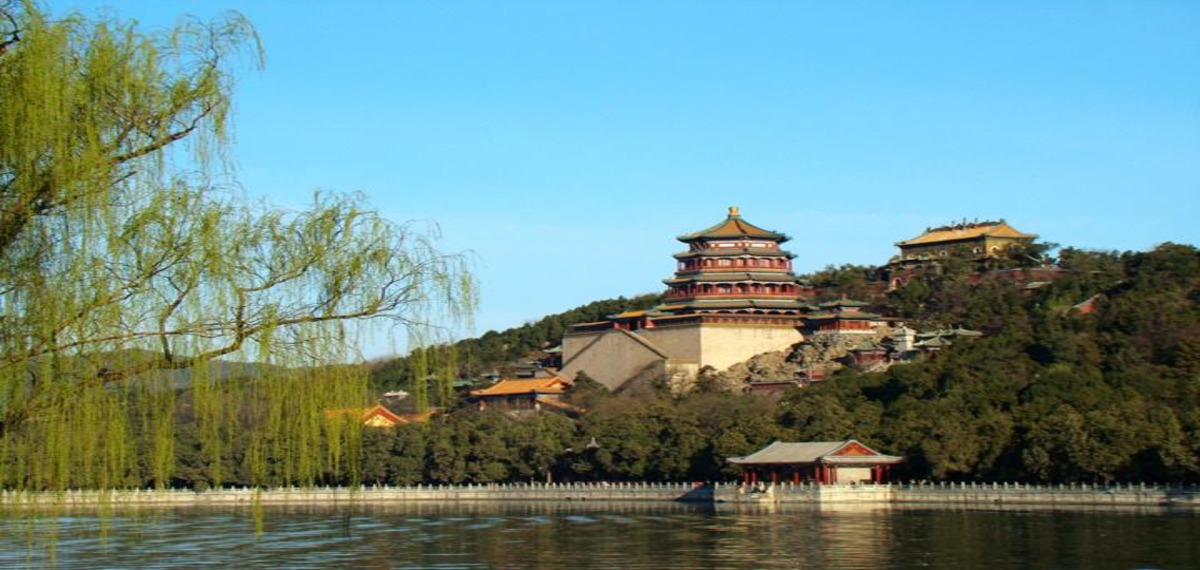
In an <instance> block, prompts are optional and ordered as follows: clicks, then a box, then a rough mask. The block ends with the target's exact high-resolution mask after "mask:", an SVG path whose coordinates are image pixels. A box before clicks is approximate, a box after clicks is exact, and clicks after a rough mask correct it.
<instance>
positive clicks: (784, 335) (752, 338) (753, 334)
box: [699, 324, 804, 370]
mask: <svg viewBox="0 0 1200 570" xmlns="http://www.w3.org/2000/svg"><path fill="white" fill-rule="evenodd" d="M802 340H804V335H802V334H800V331H799V330H797V329H796V328H794V327H766V326H753V325H733V324H706V325H703V326H702V327H701V329H700V346H701V348H700V350H701V353H702V355H703V356H702V357H701V358H700V359H699V360H700V366H712V367H713V368H716V369H717V370H725V369H726V368H729V367H730V366H733V365H734V364H739V363H742V362H745V361H747V360H749V359H750V358H751V357H752V356H756V355H759V354H762V353H764V352H775V351H777V350H784V349H787V348H788V347H790V346H792V345H793V344H796V343H798V342H800V341H802Z"/></svg>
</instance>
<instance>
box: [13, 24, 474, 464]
mask: <svg viewBox="0 0 1200 570" xmlns="http://www.w3.org/2000/svg"><path fill="white" fill-rule="evenodd" d="M0 48H2V49H0V469H2V471H0V486H3V487H9V488H14V487H16V488H64V487H68V486H89V487H112V486H122V485H128V484H139V483H141V482H143V481H145V480H147V479H149V480H153V481H156V482H157V483H158V484H160V485H161V484H164V483H165V481H167V480H169V477H170V474H171V471H172V469H173V463H174V449H173V445H174V443H173V442H174V438H173V435H172V434H173V430H174V428H175V424H176V418H178V417H180V416H181V415H183V414H180V413H179V412H180V410H179V409H178V408H179V407H180V402H179V401H177V400H178V399H177V395H178V394H186V395H187V398H186V399H187V402H188V410H187V412H188V414H190V416H194V417H195V419H196V422H197V424H198V429H199V431H200V433H201V440H202V441H203V443H204V447H205V450H206V453H208V454H210V455H211V458H212V461H213V462H214V464H215V465H217V466H218V467H216V468H215V470H216V474H215V475H214V479H215V482H218V483H219V482H220V479H221V476H220V474H219V472H220V468H219V464H220V458H221V456H222V453H223V449H224V448H225V447H226V446H227V440H228V439H229V437H230V436H231V435H235V434H236V435H237V436H239V437H242V436H245V433H246V432H245V430H240V429H239V428H238V425H239V422H243V421H247V420H249V421H250V422H251V423H253V425H254V426H255V427H254V430H253V434H254V436H253V441H251V442H250V443H249V444H248V446H249V447H250V448H251V449H250V450H249V451H247V453H246V459H244V461H248V462H253V463H254V465H253V466H252V470H253V471H254V472H255V473H256V480H257V481H258V482H261V483H264V484H268V483H295V482H309V481H312V480H313V478H314V477H315V476H316V474H318V473H320V472H324V471H328V470H329V469H332V468H336V467H337V466H338V465H346V464H353V463H354V461H346V459H345V453H346V452H347V450H353V449H354V448H355V446H354V444H353V433H351V432H353V429H352V426H353V425H355V424H356V422H353V421H349V422H346V421H338V420H337V418H338V417H340V416H339V414H336V413H330V412H329V410H333V409H346V408H348V407H353V406H356V405H362V403H363V400H364V398H365V387H366V383H365V373H363V372H361V371H360V367H353V366H349V367H348V366H337V367H321V368H318V366H320V365H323V364H328V363H336V362H346V361H351V360H353V359H354V357H355V347H356V344H357V343H358V342H359V340H360V338H361V335H362V334H363V333H364V331H366V330H367V327H365V326H364V323H365V322H371V321H377V320H389V321H392V322H394V323H397V324H398V325H399V326H400V327H401V328H402V329H407V330H410V331H411V330H417V329H423V328H424V327H427V326H432V325H433V324H436V323H442V322H448V321H449V320H453V319H458V318H463V317H465V316H467V313H468V312H469V311H470V309H471V308H472V307H473V293H472V286H471V285H472V281H471V277H470V275H469V273H468V271H467V269H466V267H465V266H464V260H463V259H462V258H461V257H460V256H457V255H446V254H443V253H442V252H440V251H439V250H438V249H437V248H436V247H435V243H434V240H435V239H436V237H437V236H436V231H431V230H426V229H423V228H420V227H416V226H413V225H397V224H394V223H390V222H389V221H387V220H385V219H383V218H381V217H380V216H378V215H377V214H375V213H374V212H372V211H371V210H369V209H368V207H367V206H366V205H365V204H364V202H363V200H362V199H361V197H357V196H333V195H317V196H316V197H315V199H314V202H313V204H312V205H311V206H310V207H309V208H308V209H306V210H302V211H286V210H280V209H275V208H272V207H269V206H267V205H264V204H261V203H257V202H251V201H247V200H245V199H244V198H241V197H240V196H239V195H238V193H237V192H235V191H233V190H231V188H232V186H233V185H232V184H230V183H229V182H228V180H229V179H230V178H229V177H230V172H231V169H230V168H229V167H228V164H229V163H228V160H227V158H228V157H227V156H226V150H227V148H228V145H227V142H228V140H229V134H230V125H229V124H228V122H227V121H228V118H229V112H230V93H231V88H232V84H233V74H232V73H231V67H232V66H234V65H239V64H244V62H245V61H246V60H247V59H251V60H255V61H261V56H260V49H259V45H258V40H257V38H256V36H255V34H254V31H253V29H252V27H251V26H250V25H249V24H248V23H247V22H246V21H245V20H244V19H243V18H241V17H240V16H238V15H236V14H234V15H229V16H227V17H224V18H222V19H219V20H216V21H214V22H210V23H203V22H199V21H195V20H181V23H180V24H179V25H178V26H177V27H175V28H174V29H173V30H170V31H168V32H165V33H155V34H147V33H144V32H143V31H141V30H139V29H138V27H137V26H136V25H135V24H131V23H126V22H121V21H118V20H113V19H88V18H85V17H82V16H79V15H69V16H67V17H65V18H61V19H51V18H50V17H49V16H48V15H47V14H46V13H45V12H43V11H42V10H40V9H38V8H37V7H36V6H34V5H33V4H31V3H22V4H10V5H8V6H7V7H6V6H5V5H4V4H0ZM372 330H374V327H372ZM420 336H421V337H422V338H430V335H429V333H428V332H427V331H425V332H422V333H421V334H420ZM223 357H224V358H223ZM228 358H238V359H242V360H254V361H256V362H261V363H264V364H265V365H270V366H271V368H269V369H267V368H262V369H260V370H269V371H270V372H269V373H266V372H264V373H261V374H253V375H252V376H257V377H256V378H251V379H249V380H244V381H239V382H238V386H239V387H240V388H241V390H240V391H239V392H238V394H239V395H238V396H237V397H232V396H230V392H229V390H228V388H230V385H231V383H232V382H231V381H230V380H229V378H228V376H229V373H228V367H227V366H224V365H219V364H220V363H221V362H222V361H223V360H225V359H228ZM298 370H303V371H304V372H297V371H298ZM171 371H176V372H174V373H169V372H171ZM181 387H182V388H184V389H185V390H187V391H181V390H180V388H181ZM248 402H255V403H257V404H256V405H255V406H254V407H248V404H247V403H248ZM190 416H189V417H190ZM271 466H286V468H279V469H276V468H274V467H271Z"/></svg>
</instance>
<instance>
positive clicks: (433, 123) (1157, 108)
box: [49, 0, 1200, 356]
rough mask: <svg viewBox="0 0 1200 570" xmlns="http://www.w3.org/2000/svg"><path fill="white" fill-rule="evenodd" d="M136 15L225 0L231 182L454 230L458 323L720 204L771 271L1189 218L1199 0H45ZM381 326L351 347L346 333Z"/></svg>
mask: <svg viewBox="0 0 1200 570" xmlns="http://www.w3.org/2000/svg"><path fill="white" fill-rule="evenodd" d="M98 6H109V7H111V8H112V11H113V12H115V13H116V14H119V15H120V16H123V17H129V18H134V19H137V20H139V21H140V22H142V23H143V24H145V25H146V26H148V27H151V28H155V27H162V26H165V25H168V24H170V23H171V22H173V21H174V20H175V18H176V17H177V16H179V15H181V14H185V13H187V14H192V15H195V16H197V17H200V18H202V19H209V18H212V17H213V16H215V15H217V14H219V13H221V12H222V11H224V10H226V9H237V10H238V11H240V12H242V13H243V14H245V15H246V16H247V17H248V18H249V19H250V20H251V21H252V22H253V23H254V25H255V26H256V27H257V29H258V32H259V34H260V35H261V37H262V40H263V43H264V46H265V49H266V53H267V66H266V69H265V70H264V71H263V72H261V73H259V72H255V71H252V70H250V69H249V66H247V70H246V72H245V73H243V74H242V76H241V79H240V81H239V87H238V92H237V103H236V105H237V112H236V116H235V122H236V134H237V141H236V145H235V147H234V153H235V155H236V157H237V166H238V178H239V180H240V182H241V184H242V185H243V186H244V187H245V189H246V192H247V193H248V194H249V195H251V196H254V197H265V198H266V199H268V200H270V201H273V202H275V203H278V204H281V205H285V206H301V205H303V204H304V202H305V201H307V200H308V198H309V197H310V196H311V194H312V192H313V191H314V190H316V189H325V190H334V191H344V192H350V191H361V192H363V193H365V194H366V195H367V196H369V199H370V201H371V203H372V204H373V205H374V206H375V207H376V208H378V209H379V210H380V211H381V212H383V213H384V214H385V215H386V216H387V217H388V218H390V219H393V220H395V221H397V222H404V221H407V220H419V221H425V220H431V221H434V222H436V223H438V224H439V225H440V227H441V229H442V232H443V234H444V238H443V241H442V243H443V245H444V247H445V249H447V250H452V251H471V252H473V255H474V256H475V259H476V270H477V274H478V276H479V279H480V282H481V286H482V305H481V307H480V313H479V315H478V318H477V325H476V331H475V332H476V333H482V332H485V331H487V330H489V329H496V330H502V329H505V328H508V327H512V326H518V325H520V324H522V323H523V322H526V321H531V320H536V319H538V318H540V317H542V316H544V315H547V314H552V313H556V312H560V311H563V310H566V309H569V308H572V307H575V306H578V305H582V304H584V303H587V302H589V301H593V300H598V299H604V298H611V297H616V296H620V295H625V296H630V295H637V294H641V293H649V292H656V291H660V290H662V289H663V288H664V286H663V285H662V283H661V280H662V279H664V278H667V277H669V276H670V275H671V273H672V272H673V270H674V261H673V260H672V259H671V254H672V253H675V252H677V251H679V250H680V248H681V247H682V245H681V244H680V243H678V242H676V241H675V240H674V237H675V236H677V235H680V234H683V233H687V232H690V231H695V230H698V229H701V228H704V227H707V226H709V225H712V224H714V223H716V222H718V221H720V220H721V219H723V218H724V215H725V212H726V209H727V208H728V207H729V206H731V205H737V206H740V207H741V211H742V214H743V216H744V217H745V218H746V219H747V220H749V221H751V222H752V223H755V224H757V225H759V226H762V227H765V228H768V229H772V230H777V231H782V232H785V233H787V234H789V235H791V236H792V237H793V241H791V242H789V244H788V245H789V246H790V250H791V251H792V252H793V253H795V254H796V255H797V258H796V260H795V266H796V269H797V271H798V272H801V273H804V272H809V271H814V270H818V269H820V268H822V267H825V266H826V265H829V264H842V263H856V264H881V263H884V262H886V261H887V259H888V258H889V257H890V256H891V255H893V253H894V252H895V247H894V246H893V244H894V243H895V242H896V241H900V240H903V239H907V238H910V237H913V236H915V235H917V234H919V233H920V232H921V231H922V230H924V229H925V228H926V227H927V226H935V225H942V224H945V223H948V222H951V221H954V220H960V219H963V218H967V219H974V218H980V219H994V218H1004V219H1006V220H1008V221H1009V222H1010V223H1011V224H1012V225H1013V226H1015V227H1016V228H1018V229H1020V230H1022V231H1026V232H1032V233H1037V234H1039V235H1041V237H1042V238H1043V239H1044V240H1046V241H1051V242H1056V243H1060V244H1063V245H1070V246H1076V247H1082V248H1090V249H1106V250H1107V249H1116V250H1144V249H1148V248H1151V247H1153V246H1154V245H1156V244H1158V243H1162V242H1166V241H1173V242H1181V243H1190V244H1196V243H1198V242H1200V239H1198V238H1200V229H1197V225H1196V223H1195V221H1194V219H1195V218H1196V216H1197V215H1198V214H1200V197H1198V196H1200V33H1196V30H1200V2H1194V1H1187V2H1165V1H1153V0H1150V1H1137V2H1135V1H1126V2H1105V1H1088V2H1067V1H1062V2H1044V1H1040V2H1020V1H1004V2H999V1H997V2H855V1H849V2H832V1H831V2H802V1H798V0H797V1H789V2H762V1H749V2H700V1H696V2H666V1H660V2H634V1H608V2H587V1H571V2H552V1H549V0H546V1H540V2H499V1H490V2H485V1H480V2H458V1H446V2H401V1H396V2H384V1H378V2H355V1H345V2H295V3H293V2H282V1H265V0H263V1H256V0H238V1H233V0H230V1H225V0H206V1H203V2H200V1H190V0H176V1H172V2H161V1H137V0H129V1H119V2H118V1H108V2H105V1H103V0H95V1H90V0H89V1H87V2H83V1H78V0H76V1H66V2H63V1H56V2H51V4H50V5H49V9H50V10H51V11H52V12H55V13H61V12H63V11H65V10H68V9H71V8H78V9H81V10H83V11H84V12H87V13H90V12H93V11H94V10H95V9H96V8H97V7H98ZM390 350H391V349H390V348H388V347H385V346H382V345H381V346H372V347H367V348H365V351H366V352H367V356H379V355H381V354H384V353H387V352H389V351H390Z"/></svg>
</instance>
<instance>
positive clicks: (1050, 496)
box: [0, 483, 1200, 509]
mask: <svg viewBox="0 0 1200 570" xmlns="http://www.w3.org/2000/svg"><path fill="white" fill-rule="evenodd" d="M422 501H437V502H453V501H527V502H528V501H635V502H653V501H692V502H704V503H712V502H717V503H747V504H784V503H829V504H837V503H861V504H922V503H928V504H943V505H963V506H980V507H983V506H995V505H1047V506H1054V505H1062V506H1073V505H1077V506H1084V505H1125V506H1178V507H1185V508H1200V487H1196V486H1189V487H1177V486H1176V487H1173V486H1158V485H1136V484H1131V485H1088V484H1070V485H1028V484H1020V483H931V484H882V485H861V484H855V485H812V484H798V485H792V484H781V485H773V486H768V487H764V488H762V489H761V490H757V489H754V488H750V487H746V486H743V485H738V484H726V483H717V484H710V485H701V484H698V483H526V484H503V485H500V484H497V485H445V486H439V485H416V486H411V487H386V486H383V487H380V486H372V487H363V488H358V489H350V488H331V487H313V488H276V489H253V488H240V489H214V490H209V491H201V492H195V491H190V490H180V489H165V490H155V489H133V490H113V491H79V490H68V491H61V492H23V491H0V508H7V509H21V508H38V507H57V506H67V507H95V506H107V505H111V506H126V505H128V506H156V505H157V506H164V507H176V506H178V507H188V506H222V505H254V504H260V505H289V504H290V505H303V504H330V505H337V504H347V505H351V504H355V505H386V504H399V503H409V502H422Z"/></svg>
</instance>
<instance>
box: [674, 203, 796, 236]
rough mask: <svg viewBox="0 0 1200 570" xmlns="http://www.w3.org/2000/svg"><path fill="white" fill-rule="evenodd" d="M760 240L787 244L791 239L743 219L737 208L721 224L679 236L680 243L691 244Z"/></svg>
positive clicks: (730, 209)
mask: <svg viewBox="0 0 1200 570" xmlns="http://www.w3.org/2000/svg"><path fill="white" fill-rule="evenodd" d="M739 237H745V238H758V239H769V240H773V241H777V242H780V243H782V242H785V241H787V240H789V239H791V238H789V237H788V236H787V235H785V234H782V233H779V232H773V231H770V230H764V229H762V228H760V227H758V226H756V225H754V224H751V223H750V222H747V221H746V220H743V219H742V216H741V214H740V213H739V212H738V209H737V207H736V206H734V207H731V208H729V215H728V216H727V217H726V218H725V220H724V221H722V222H721V223H719V224H717V225H715V226H712V227H709V228H705V229H703V230H700V231H698V232H695V233H690V234H686V235H682V236H679V238H678V239H679V241H682V242H691V241H696V240H702V239H728V238H739Z"/></svg>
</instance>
